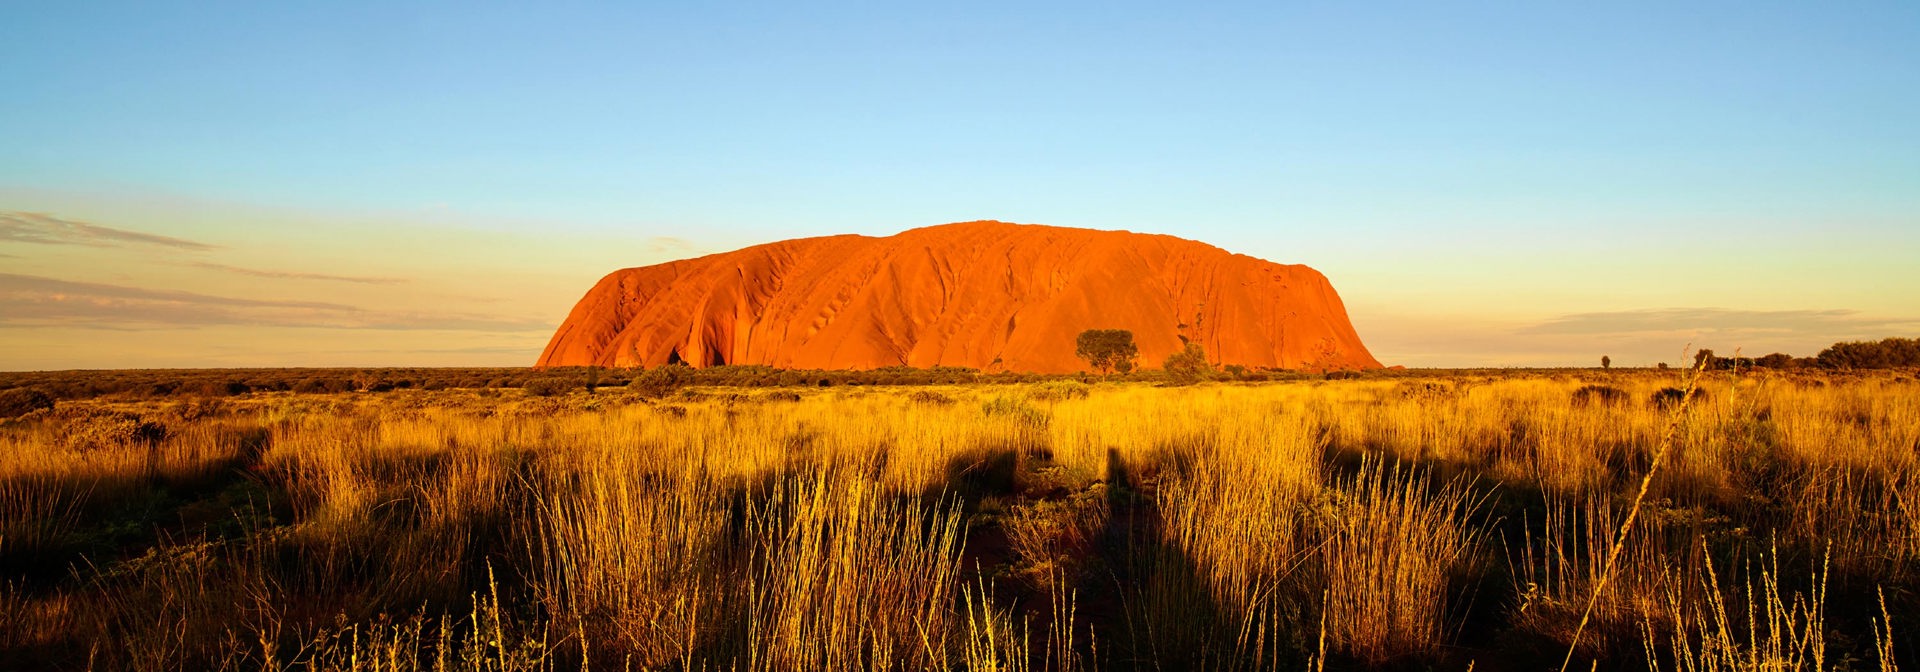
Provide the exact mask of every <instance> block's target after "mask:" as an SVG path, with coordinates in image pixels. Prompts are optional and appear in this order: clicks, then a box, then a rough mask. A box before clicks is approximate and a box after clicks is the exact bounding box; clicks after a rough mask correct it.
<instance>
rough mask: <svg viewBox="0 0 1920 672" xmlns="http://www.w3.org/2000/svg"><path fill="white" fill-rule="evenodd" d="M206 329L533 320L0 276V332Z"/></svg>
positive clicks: (529, 324) (466, 325)
mask: <svg viewBox="0 0 1920 672" xmlns="http://www.w3.org/2000/svg"><path fill="white" fill-rule="evenodd" d="M208 325H251V326H270V327H320V328H338V329H378V330H400V331H495V332H505V331H514V332H518V331H534V330H543V329H546V328H549V327H550V326H551V325H548V324H547V323H546V322H544V321H541V320H533V319H515V318H501V317H495V316H491V315H476V314H468V313H435V312H408V311H378V310H367V309H362V308H358V307H355V306H349V305H345V304H338V303H325V302H316V301H281V300H257V299H242V298H235V297H226V296H214V295H210V294H198V293H194V292H183V291H174V290H153V289H145V288H141V287H128V286H124V285H108V284H100V283H90V282H74V281H69V280H60V279H57V278H47V277H41V276H32V275H19V274H12V273H0V326H4V327H57V326H64V327H80V328H95V329H111V330H129V329H142V328H149V329H150V328H169V327H172V328H177V327H197V326H208Z"/></svg>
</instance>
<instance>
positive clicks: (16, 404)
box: [0, 387, 53, 419]
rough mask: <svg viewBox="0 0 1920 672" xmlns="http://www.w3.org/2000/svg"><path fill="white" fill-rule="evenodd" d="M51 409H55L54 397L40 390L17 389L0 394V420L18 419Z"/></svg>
mask: <svg viewBox="0 0 1920 672" xmlns="http://www.w3.org/2000/svg"><path fill="white" fill-rule="evenodd" d="M49 408H53V395H51V394H47V393H46V392H43V391H41V390H40V389H38V388H32V387H17V388H14V389H11V390H7V391H4V392H0V419H4V418H17V417H20V416H22V415H26V414H28V413H32V412H34V411H40V410H46V409H49Z"/></svg>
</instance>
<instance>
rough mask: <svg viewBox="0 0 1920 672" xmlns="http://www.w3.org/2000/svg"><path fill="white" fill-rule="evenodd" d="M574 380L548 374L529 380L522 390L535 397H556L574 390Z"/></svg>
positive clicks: (521, 387) (522, 386)
mask: <svg viewBox="0 0 1920 672" xmlns="http://www.w3.org/2000/svg"><path fill="white" fill-rule="evenodd" d="M573 387H574V385H573V381H570V380H567V379H565V378H559V377H554V376H548V377H545V378H535V379H533V380H529V381H527V382H526V384H525V385H521V386H520V390H521V391H523V392H526V393H527V394H529V395H532V396H535V397H555V396H559V395H562V394H566V393H568V392H571V391H573Z"/></svg>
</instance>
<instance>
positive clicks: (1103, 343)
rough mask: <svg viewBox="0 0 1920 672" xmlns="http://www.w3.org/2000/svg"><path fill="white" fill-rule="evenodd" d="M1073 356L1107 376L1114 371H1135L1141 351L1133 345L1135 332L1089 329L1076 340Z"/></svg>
mask: <svg viewBox="0 0 1920 672" xmlns="http://www.w3.org/2000/svg"><path fill="white" fill-rule="evenodd" d="M1073 343H1074V348H1073V355H1074V356H1075V357H1079V358H1080V359H1083V360H1086V362H1087V364H1088V365H1089V366H1092V367H1093V368H1094V369H1097V370H1099V371H1100V375H1103V376H1104V375H1107V374H1108V373H1111V372H1113V371H1119V372H1121V373H1127V372H1130V371H1132V370H1133V363H1134V360H1135V359H1137V358H1139V356H1140V349H1139V348H1138V347H1137V346H1135V345H1134V344H1133V332H1131V331H1127V330H1125V329H1088V330H1086V331H1082V332H1080V336H1079V337H1078V338H1075V339H1074V341H1073Z"/></svg>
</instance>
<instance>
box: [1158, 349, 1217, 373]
mask: <svg viewBox="0 0 1920 672" xmlns="http://www.w3.org/2000/svg"><path fill="white" fill-rule="evenodd" d="M1160 368H1162V369H1166V371H1167V376H1168V377H1170V378H1172V379H1173V380H1174V381H1175V382H1180V383H1191V382H1194V381H1196V380H1199V379H1200V378H1201V377H1202V376H1206V375H1208V374H1211V373H1213V365H1212V364H1209V363H1207V351H1206V349H1205V348H1202V347H1200V344H1199V343H1194V342H1191V341H1189V342H1187V348H1186V349H1185V350H1181V351H1179V352H1176V353H1173V354H1171V355H1167V359H1166V361H1165V362H1162V363H1161V364H1160Z"/></svg>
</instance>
